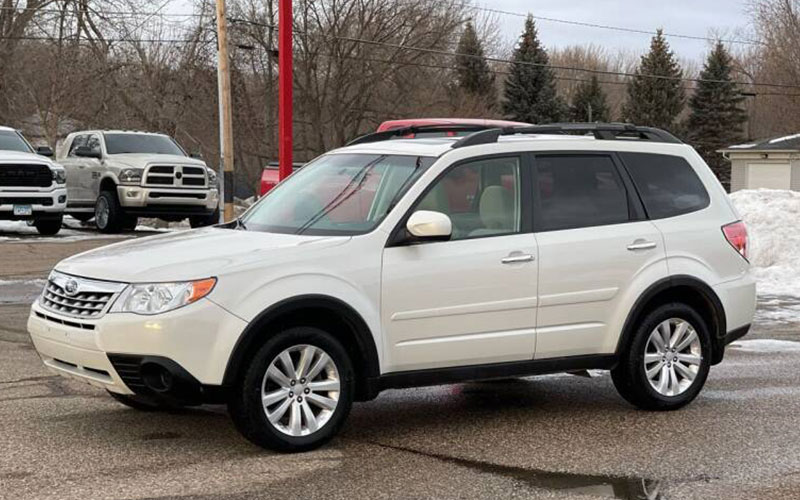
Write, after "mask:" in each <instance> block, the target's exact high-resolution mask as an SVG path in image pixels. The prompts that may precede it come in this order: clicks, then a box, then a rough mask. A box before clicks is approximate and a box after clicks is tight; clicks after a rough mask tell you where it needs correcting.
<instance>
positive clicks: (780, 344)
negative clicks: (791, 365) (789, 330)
mask: <svg viewBox="0 0 800 500" xmlns="http://www.w3.org/2000/svg"><path fill="white" fill-rule="evenodd" d="M731 347H733V348H734V349H738V350H740V351H745V352H768V353H775V352H779V353H782V352H800V342H796V341H793V340H773V339H752V340H738V341H736V342H734V343H733V344H731Z"/></svg>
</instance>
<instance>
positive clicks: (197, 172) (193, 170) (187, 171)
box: [183, 167, 205, 175]
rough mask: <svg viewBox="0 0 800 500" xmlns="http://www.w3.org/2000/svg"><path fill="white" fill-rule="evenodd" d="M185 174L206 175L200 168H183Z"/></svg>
mask: <svg viewBox="0 0 800 500" xmlns="http://www.w3.org/2000/svg"><path fill="white" fill-rule="evenodd" d="M183 173H184V174H186V175H205V172H204V171H203V169H202V168H200V167H183Z"/></svg>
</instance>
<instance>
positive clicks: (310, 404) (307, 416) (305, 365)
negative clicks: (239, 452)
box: [229, 327, 354, 452]
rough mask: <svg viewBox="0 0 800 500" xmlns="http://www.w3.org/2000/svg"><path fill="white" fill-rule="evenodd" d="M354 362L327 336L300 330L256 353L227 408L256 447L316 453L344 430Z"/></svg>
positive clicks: (275, 339)
mask: <svg viewBox="0 0 800 500" xmlns="http://www.w3.org/2000/svg"><path fill="white" fill-rule="evenodd" d="M353 392H354V380H353V368H352V363H351V361H350V358H349V357H348V355H347V352H346V351H345V349H344V348H343V347H342V345H341V344H340V343H339V341H337V340H336V339H335V338H334V337H333V336H331V335H330V334H329V333H327V332H324V331H322V330H319V329H317V328H309V327H297V328H290V329H288V330H285V331H283V332H281V333H279V334H277V335H275V336H274V337H272V338H270V339H269V340H268V341H267V342H266V343H265V344H264V345H263V346H261V348H260V349H259V350H258V351H257V352H256V354H255V356H254V357H253V359H252V360H251V361H250V365H249V366H248V368H247V369H246V371H245V373H244V374H243V376H242V378H241V380H240V382H239V384H238V386H237V387H236V389H235V392H234V394H233V396H232V398H231V401H230V403H229V410H230V413H231V416H232V418H233V421H234V423H235V424H236V427H237V428H238V429H239V431H240V432H241V433H242V434H243V435H244V436H245V437H246V438H247V439H249V440H250V441H252V442H253V443H255V444H257V445H259V446H263V447H265V448H269V449H272V450H277V451H283V452H299V451H307V450H311V449H314V448H317V447H319V446H321V445H323V444H325V443H326V442H327V441H329V440H330V439H331V438H332V437H333V436H334V435H335V434H336V433H337V432H338V431H339V429H340V428H341V426H342V424H343V423H344V421H345V419H346V418H347V415H348V414H349V413H350V407H351V405H352V401H353Z"/></svg>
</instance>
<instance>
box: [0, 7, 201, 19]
mask: <svg viewBox="0 0 800 500" xmlns="http://www.w3.org/2000/svg"><path fill="white" fill-rule="evenodd" d="M3 10H5V11H17V12H25V11H33V12H36V13H45V14H76V13H77V12H76V11H75V10H71V9H67V10H62V9H53V8H35V7H0V11H3ZM85 12H89V13H93V14H97V15H99V16H105V17H162V18H167V17H179V18H187V17H211V14H210V13H198V12H183V13H181V12H159V11H155V12H138V11H132V10H109V11H101V10H97V9H93V8H89V10H88V11H85Z"/></svg>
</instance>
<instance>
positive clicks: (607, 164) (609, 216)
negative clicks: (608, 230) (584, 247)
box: [534, 155, 629, 231]
mask: <svg viewBox="0 0 800 500" xmlns="http://www.w3.org/2000/svg"><path fill="white" fill-rule="evenodd" d="M536 184H537V186H536V192H535V193H534V198H535V202H536V206H537V207H538V230H540V231H554V230H558V229H572V228H578V227H591V226H601V225H606V224H618V223H621V222H627V221H628V220H629V213H628V196H627V192H626V190H625V186H624V185H623V183H622V179H621V178H620V176H619V173H618V172H617V169H616V167H615V166H614V162H613V161H612V160H611V158H610V157H608V156H599V155H594V156H592V155H585V156H582V155H575V156H537V157H536Z"/></svg>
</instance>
